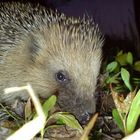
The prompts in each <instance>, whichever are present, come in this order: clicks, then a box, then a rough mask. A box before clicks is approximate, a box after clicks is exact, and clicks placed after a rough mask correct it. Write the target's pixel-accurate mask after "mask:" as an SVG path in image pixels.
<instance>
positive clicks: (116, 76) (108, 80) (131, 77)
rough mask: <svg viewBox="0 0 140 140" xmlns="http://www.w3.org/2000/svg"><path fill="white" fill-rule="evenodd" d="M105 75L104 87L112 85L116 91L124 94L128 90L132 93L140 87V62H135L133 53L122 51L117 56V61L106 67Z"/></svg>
mask: <svg viewBox="0 0 140 140" xmlns="http://www.w3.org/2000/svg"><path fill="white" fill-rule="evenodd" d="M104 73H105V75H106V76H105V82H104V87H107V85H109V84H112V85H114V89H115V91H118V92H124V91H126V90H128V89H129V91H132V90H133V88H135V87H139V85H140V77H139V73H140V61H135V62H134V58H133V55H132V53H131V52H128V53H123V51H120V52H119V53H118V54H117V55H116V56H115V60H114V61H112V62H110V63H109V64H108V65H107V66H106V69H105V72H104ZM136 77H137V78H136ZM123 83H124V84H123Z"/></svg>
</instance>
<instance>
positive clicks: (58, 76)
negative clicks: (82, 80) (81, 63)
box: [55, 71, 67, 83]
mask: <svg viewBox="0 0 140 140" xmlns="http://www.w3.org/2000/svg"><path fill="white" fill-rule="evenodd" d="M55 78H56V81H58V82H60V83H62V82H65V81H67V78H66V74H65V73H64V72H63V71H59V72H57V73H56V75H55Z"/></svg>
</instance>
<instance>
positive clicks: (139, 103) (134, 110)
mask: <svg viewBox="0 0 140 140" xmlns="http://www.w3.org/2000/svg"><path fill="white" fill-rule="evenodd" d="M139 108H140V90H139V91H138V92H137V94H136V96H135V98H134V99H133V102H132V105H131V107H130V111H129V114H128V117H127V121H126V126H127V133H128V134H131V133H132V132H133V131H134V129H135V127H136V123H137V121H138V118H139V115H140V109H139Z"/></svg>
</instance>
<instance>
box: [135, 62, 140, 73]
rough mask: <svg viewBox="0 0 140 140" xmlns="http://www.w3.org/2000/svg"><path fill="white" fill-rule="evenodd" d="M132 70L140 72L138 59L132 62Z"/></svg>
mask: <svg viewBox="0 0 140 140" xmlns="http://www.w3.org/2000/svg"><path fill="white" fill-rule="evenodd" d="M134 70H136V71H139V72H140V61H136V62H135V63H134Z"/></svg>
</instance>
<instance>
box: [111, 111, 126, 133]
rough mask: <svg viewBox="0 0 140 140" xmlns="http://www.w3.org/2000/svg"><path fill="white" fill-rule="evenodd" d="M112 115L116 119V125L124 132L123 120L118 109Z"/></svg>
mask: <svg viewBox="0 0 140 140" xmlns="http://www.w3.org/2000/svg"><path fill="white" fill-rule="evenodd" d="M112 115H113V118H114V120H115V122H116V124H117V125H118V127H119V128H120V129H121V130H122V131H123V132H124V126H123V122H122V120H121V117H120V115H119V113H118V111H117V109H113V111H112Z"/></svg>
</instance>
